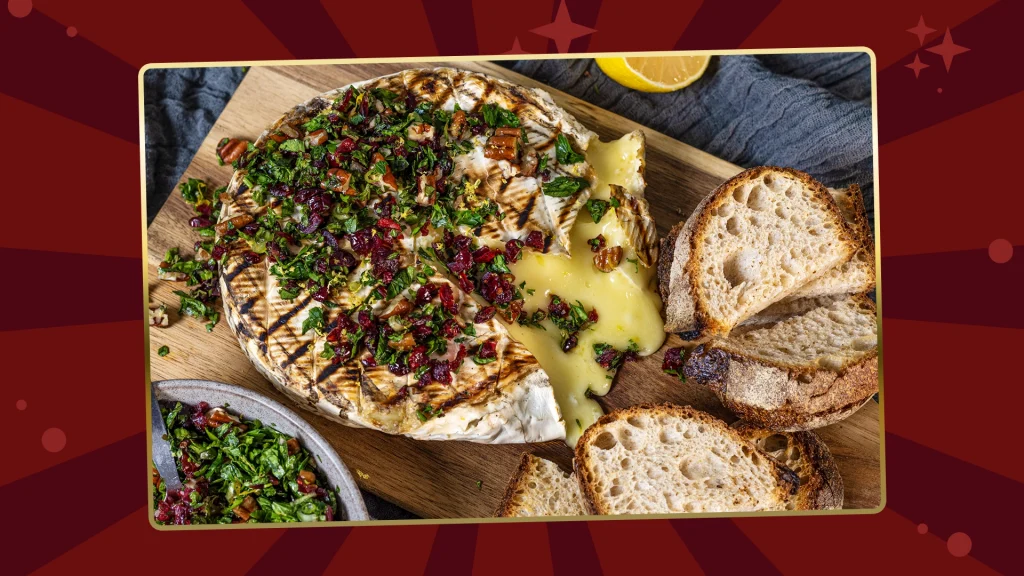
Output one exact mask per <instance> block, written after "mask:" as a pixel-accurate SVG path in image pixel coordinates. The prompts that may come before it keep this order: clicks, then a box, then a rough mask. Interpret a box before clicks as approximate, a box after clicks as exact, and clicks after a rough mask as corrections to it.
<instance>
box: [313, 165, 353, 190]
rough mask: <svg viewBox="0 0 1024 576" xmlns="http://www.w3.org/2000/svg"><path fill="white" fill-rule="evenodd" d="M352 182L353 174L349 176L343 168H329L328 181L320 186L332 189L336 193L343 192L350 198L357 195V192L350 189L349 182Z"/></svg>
mask: <svg viewBox="0 0 1024 576" xmlns="http://www.w3.org/2000/svg"><path fill="white" fill-rule="evenodd" d="M351 181H352V174H349V173H348V172H346V171H345V170H342V169H341V168H328V169H327V180H326V181H325V182H322V183H321V184H320V186H321V187H322V188H330V189H331V190H334V191H335V192H341V193H343V194H347V195H349V196H351V195H353V194H355V191H354V190H352V189H351V188H349V187H348V185H349V182H351Z"/></svg>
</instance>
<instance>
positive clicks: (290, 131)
mask: <svg viewBox="0 0 1024 576" xmlns="http://www.w3.org/2000/svg"><path fill="white" fill-rule="evenodd" d="M277 131H278V132H280V133H282V134H284V135H285V136H287V137H289V138H298V137H299V131H298V130H296V129H295V128H293V127H292V125H291V124H284V123H282V124H281V125H280V126H278V127H277Z"/></svg>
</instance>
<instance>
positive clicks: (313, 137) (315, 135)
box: [306, 128, 327, 146]
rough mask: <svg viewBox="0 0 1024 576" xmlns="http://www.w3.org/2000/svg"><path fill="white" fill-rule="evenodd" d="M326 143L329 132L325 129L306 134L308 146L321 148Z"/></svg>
mask: <svg viewBox="0 0 1024 576" xmlns="http://www.w3.org/2000/svg"><path fill="white" fill-rule="evenodd" d="M324 142H327V130H324V129H323V128H321V129H319V130H316V131H314V132H310V133H309V134H306V145H307V146H319V145H321V144H323V143H324Z"/></svg>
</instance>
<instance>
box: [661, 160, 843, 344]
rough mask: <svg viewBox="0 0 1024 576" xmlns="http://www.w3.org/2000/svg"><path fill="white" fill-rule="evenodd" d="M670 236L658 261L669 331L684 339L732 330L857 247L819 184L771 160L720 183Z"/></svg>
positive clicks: (666, 329)
mask: <svg viewBox="0 0 1024 576" xmlns="http://www.w3.org/2000/svg"><path fill="white" fill-rule="evenodd" d="M667 241H668V242H671V246H664V248H663V249H662V250H661V257H660V259H659V279H660V286H659V287H660V290H661V294H662V299H663V300H664V301H665V317H666V318H665V331H666V332H676V333H680V335H681V336H682V337H683V338H684V339H685V340H700V339H703V338H706V337H709V336H714V335H724V334H728V333H729V331H730V330H732V328H733V327H735V326H737V325H738V324H740V323H741V322H743V321H744V320H746V319H747V318H749V317H751V316H753V315H754V314H756V313H757V312H758V311H760V310H762V309H764V308H766V307H767V306H769V305H771V304H773V303H775V302H778V301H779V300H782V299H783V298H785V297H787V296H789V295H790V294H792V293H794V292H795V291H796V290H798V289H799V288H800V287H801V286H803V285H805V284H807V283H808V282H810V281H812V280H814V279H815V278H818V277H819V276H821V275H823V274H825V273H826V272H828V271H829V270H830V269H832V268H834V267H836V266H839V265H840V264H842V263H844V262H846V261H848V260H849V259H850V258H851V257H852V256H853V255H854V253H855V252H856V251H857V249H858V246H859V245H858V241H857V239H856V238H855V235H854V232H853V231H852V230H851V229H850V226H849V225H848V224H847V223H846V220H845V219H844V218H843V216H842V214H841V213H840V211H839V207H838V206H837V205H836V202H835V200H833V198H832V196H831V195H830V194H829V192H828V190H827V189H826V188H825V187H824V186H823V185H822V184H821V183H819V182H817V181H816V180H814V179H813V178H811V177H810V176H809V175H808V174H806V173H804V172H800V171H798V170H793V169H790V168H776V167H770V166H762V167H758V168H751V169H749V170H745V171H744V172H741V173H740V174H738V175H737V176H736V177H734V178H732V179H731V180H729V181H728V182H726V183H724V184H722V185H721V186H719V187H718V188H717V189H716V190H715V191H714V192H712V193H711V194H710V195H708V197H707V198H705V199H704V200H703V201H701V203H700V204H699V205H698V206H697V209H696V210H694V212H693V214H691V215H690V217H689V218H688V219H687V220H686V222H685V223H684V224H683V225H682V226H681V227H677V228H674V229H673V231H672V233H671V234H670V235H669V238H668V239H667Z"/></svg>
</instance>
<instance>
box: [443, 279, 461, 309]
mask: <svg viewBox="0 0 1024 576" xmlns="http://www.w3.org/2000/svg"><path fill="white" fill-rule="evenodd" d="M438 296H439V297H440V298H441V306H443V307H444V309H445V310H447V311H448V313H449V314H457V313H458V312H459V307H458V305H457V304H456V303H455V293H454V292H453V291H452V287H451V286H449V285H448V284H441V288H440V289H439V290H438Z"/></svg>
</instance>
